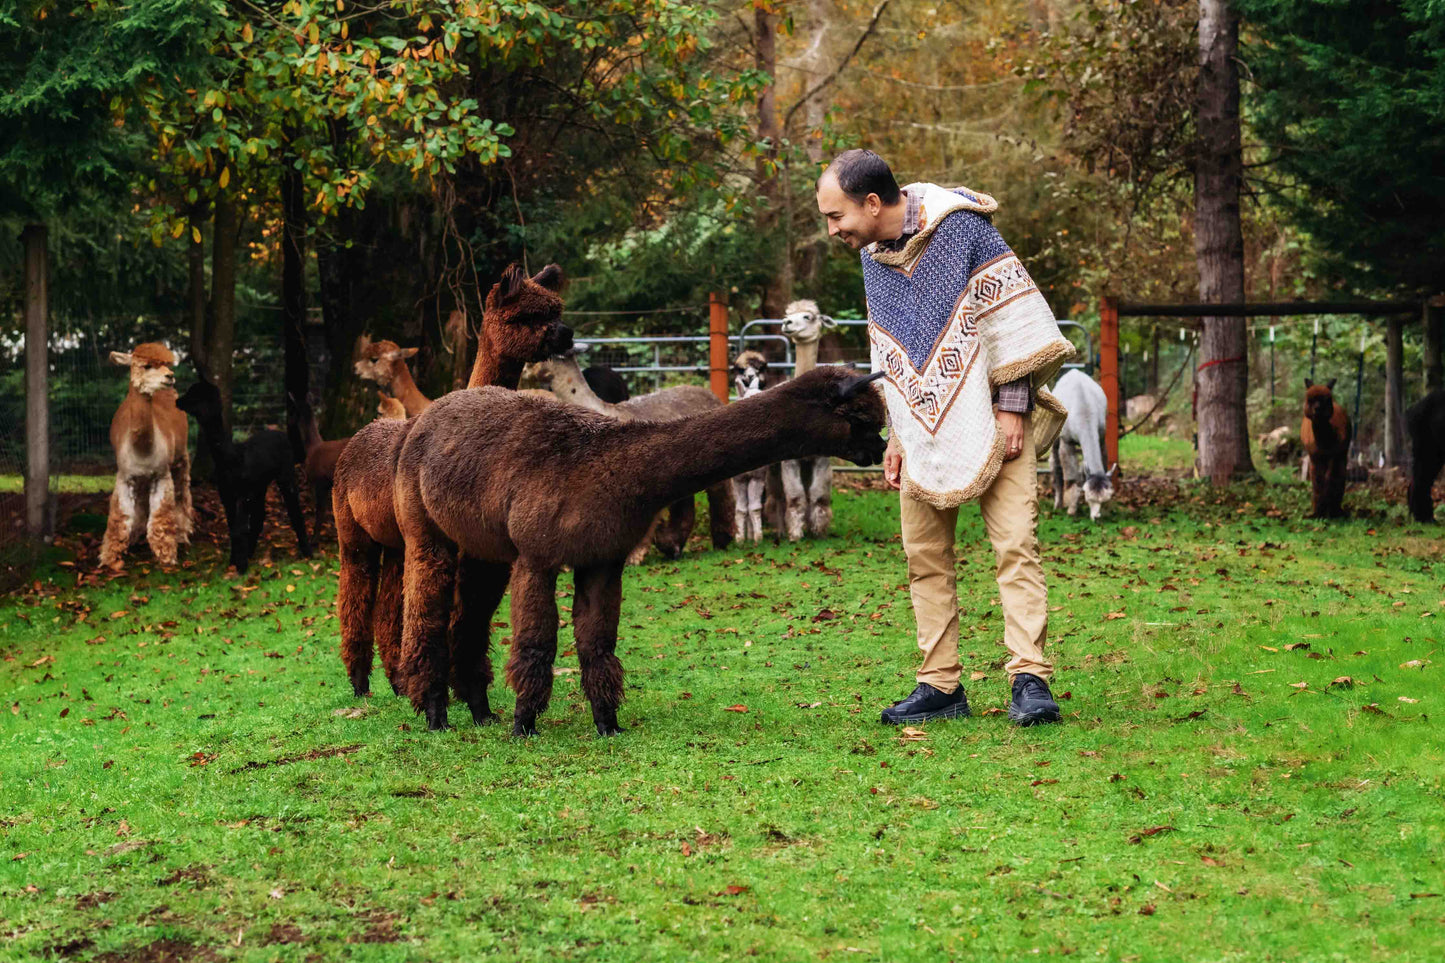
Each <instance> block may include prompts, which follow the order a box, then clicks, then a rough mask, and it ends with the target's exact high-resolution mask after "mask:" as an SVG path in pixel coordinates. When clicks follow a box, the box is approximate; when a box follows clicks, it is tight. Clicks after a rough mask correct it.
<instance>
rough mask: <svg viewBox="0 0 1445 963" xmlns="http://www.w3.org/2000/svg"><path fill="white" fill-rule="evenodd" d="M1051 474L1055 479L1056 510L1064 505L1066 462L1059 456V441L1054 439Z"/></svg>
mask: <svg viewBox="0 0 1445 963" xmlns="http://www.w3.org/2000/svg"><path fill="white" fill-rule="evenodd" d="M1049 474H1050V475H1051V476H1052V477H1053V481H1054V511H1058V510H1059V509H1061V508H1063V507H1064V462H1063V459H1062V458H1060V457H1059V441H1058V439H1055V440H1054V446H1053V447H1052V448H1050V449H1049Z"/></svg>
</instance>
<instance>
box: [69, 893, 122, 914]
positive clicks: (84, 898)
mask: <svg viewBox="0 0 1445 963" xmlns="http://www.w3.org/2000/svg"><path fill="white" fill-rule="evenodd" d="M113 899H115V894H114V893H109V892H100V893H82V894H81V895H79V896H77V897H76V898H75V908H76V909H83V910H85V909H94V908H95V907H97V906H99V905H100V904H102V903H109V902H110V901H111V900H113Z"/></svg>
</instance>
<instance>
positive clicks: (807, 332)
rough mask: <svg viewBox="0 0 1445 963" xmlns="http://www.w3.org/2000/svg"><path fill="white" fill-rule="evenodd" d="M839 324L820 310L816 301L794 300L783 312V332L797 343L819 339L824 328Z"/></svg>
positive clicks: (834, 326)
mask: <svg viewBox="0 0 1445 963" xmlns="http://www.w3.org/2000/svg"><path fill="white" fill-rule="evenodd" d="M837 326H838V322H836V321H834V320H833V319H832V318H830V317H828V315H826V314H823V313H822V312H820V311H819V310H818V303H817V302H816V301H807V300H803V301H793V302H792V303H790V304H789V305H788V306H787V308H786V309H785V310H784V312H783V334H786V335H787V336H788V337H789V338H791V339H792V340H793V342H794V343H795V344H806V343H807V342H809V341H817V340H818V339H819V338H821V337H823V331H824V329H826V328H836V327H837Z"/></svg>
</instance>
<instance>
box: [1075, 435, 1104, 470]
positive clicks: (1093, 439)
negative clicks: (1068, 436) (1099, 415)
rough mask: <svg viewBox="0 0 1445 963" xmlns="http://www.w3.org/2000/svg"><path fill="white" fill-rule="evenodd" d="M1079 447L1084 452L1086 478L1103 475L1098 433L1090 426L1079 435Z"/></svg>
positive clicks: (1101, 450)
mask: <svg viewBox="0 0 1445 963" xmlns="http://www.w3.org/2000/svg"><path fill="white" fill-rule="evenodd" d="M1079 447H1080V448H1082V449H1083V450H1084V468H1085V469H1086V475H1087V476H1093V475H1102V474H1104V452H1103V449H1101V448H1100V447H1099V432H1098V430H1097V429H1096V428H1095V426H1093V425H1090V426H1089V427H1087V428H1085V429H1084V430H1083V431H1082V432H1080V434H1079Z"/></svg>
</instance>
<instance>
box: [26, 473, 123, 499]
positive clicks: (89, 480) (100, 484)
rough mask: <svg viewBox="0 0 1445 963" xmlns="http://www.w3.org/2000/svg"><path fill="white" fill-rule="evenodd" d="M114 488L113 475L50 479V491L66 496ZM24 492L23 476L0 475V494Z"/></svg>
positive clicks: (55, 476)
mask: <svg viewBox="0 0 1445 963" xmlns="http://www.w3.org/2000/svg"><path fill="white" fill-rule="evenodd" d="M114 487H115V474H114V473H112V474H109V475H52V476H51V478H50V488H51V490H52V491H57V492H64V493H66V494H79V495H90V494H94V493H96V492H108V491H110V490H111V489H112V488H114ZM24 490H25V476H24V475H0V493H7V492H23V491H24Z"/></svg>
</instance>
